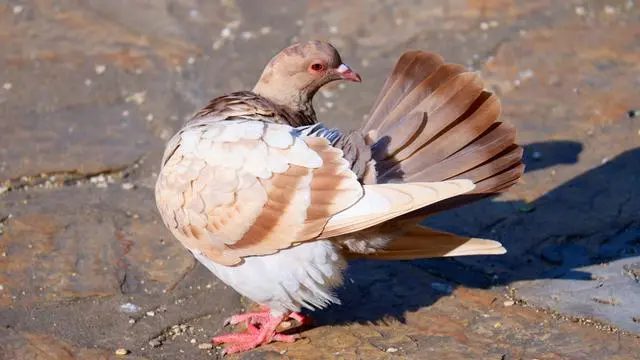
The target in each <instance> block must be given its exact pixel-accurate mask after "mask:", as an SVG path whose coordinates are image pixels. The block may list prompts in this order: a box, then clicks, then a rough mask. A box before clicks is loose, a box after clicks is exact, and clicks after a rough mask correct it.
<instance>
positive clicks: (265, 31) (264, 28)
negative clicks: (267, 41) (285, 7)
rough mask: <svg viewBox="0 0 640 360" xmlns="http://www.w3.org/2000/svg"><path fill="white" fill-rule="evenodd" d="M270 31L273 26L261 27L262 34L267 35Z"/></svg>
mask: <svg viewBox="0 0 640 360" xmlns="http://www.w3.org/2000/svg"><path fill="white" fill-rule="evenodd" d="M270 32H271V28H270V27H268V26H263V27H261V28H260V34H262V35H267V34H268V33H270Z"/></svg>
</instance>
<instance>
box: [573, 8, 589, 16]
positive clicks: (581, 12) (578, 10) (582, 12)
mask: <svg viewBox="0 0 640 360" xmlns="http://www.w3.org/2000/svg"><path fill="white" fill-rule="evenodd" d="M575 10H576V15H578V16H584V15H585V14H586V13H587V10H585V8H584V7H582V6H577V7H576V9H575Z"/></svg>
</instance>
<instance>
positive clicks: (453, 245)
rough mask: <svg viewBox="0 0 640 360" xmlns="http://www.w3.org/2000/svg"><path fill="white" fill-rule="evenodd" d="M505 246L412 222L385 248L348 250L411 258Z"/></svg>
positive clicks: (374, 256)
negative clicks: (366, 250)
mask: <svg viewBox="0 0 640 360" xmlns="http://www.w3.org/2000/svg"><path fill="white" fill-rule="evenodd" d="M506 252H507V250H506V249H505V248H504V247H502V244H500V243H499V242H497V241H494V240H485V239H478V238H471V237H466V236H459V235H454V234H451V233H447V232H443V231H437V230H434V229H430V228H427V227H424V226H420V225H414V226H412V227H410V228H409V229H408V230H406V231H404V232H403V233H402V234H401V235H399V236H398V237H396V238H394V239H393V240H392V241H391V242H390V243H389V244H388V245H386V246H385V247H384V249H380V250H376V251H375V252H370V253H367V254H361V253H358V254H356V253H352V252H350V253H348V254H347V256H349V257H350V258H370V259H376V260H414V259H424V258H433V257H448V256H467V255H501V254H504V253H506Z"/></svg>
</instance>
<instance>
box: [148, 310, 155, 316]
mask: <svg viewBox="0 0 640 360" xmlns="http://www.w3.org/2000/svg"><path fill="white" fill-rule="evenodd" d="M147 316H156V313H155V312H154V311H147Z"/></svg>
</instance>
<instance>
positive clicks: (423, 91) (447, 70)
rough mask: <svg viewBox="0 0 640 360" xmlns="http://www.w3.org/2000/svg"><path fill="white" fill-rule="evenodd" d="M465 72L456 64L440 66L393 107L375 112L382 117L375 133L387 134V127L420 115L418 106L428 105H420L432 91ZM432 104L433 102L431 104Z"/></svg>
mask: <svg viewBox="0 0 640 360" xmlns="http://www.w3.org/2000/svg"><path fill="white" fill-rule="evenodd" d="M464 71H465V69H464V67H462V66H460V65H456V64H446V65H442V66H440V67H439V68H438V69H437V70H436V71H434V72H433V73H431V74H429V75H428V76H427V77H426V78H425V79H424V80H423V81H422V82H420V84H419V85H418V86H416V87H415V88H414V89H413V90H411V92H408V93H406V95H405V97H404V98H402V100H401V101H400V102H399V103H398V104H397V105H395V106H393V107H391V106H389V107H388V109H387V112H386V113H385V112H376V114H378V115H380V116H383V119H382V121H381V122H380V124H379V125H378V127H377V129H376V131H377V132H378V133H382V134H384V133H387V131H389V127H391V126H394V125H395V123H396V122H397V120H398V119H400V118H401V117H403V116H406V115H407V114H411V113H420V112H423V111H420V106H421V105H422V106H425V105H428V104H421V103H423V101H424V100H425V99H427V98H428V97H429V96H432V95H433V93H434V91H435V90H437V89H439V88H440V86H441V85H443V84H444V83H446V82H448V81H449V80H450V79H451V78H453V77H455V76H457V75H460V74H462V73H463V72H464ZM432 103H433V102H432Z"/></svg>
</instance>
